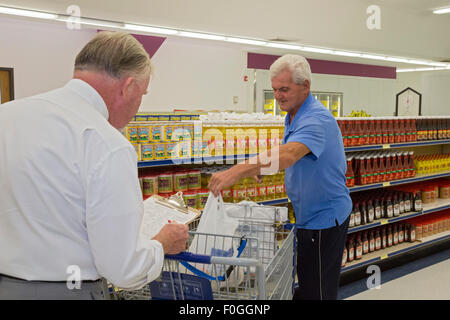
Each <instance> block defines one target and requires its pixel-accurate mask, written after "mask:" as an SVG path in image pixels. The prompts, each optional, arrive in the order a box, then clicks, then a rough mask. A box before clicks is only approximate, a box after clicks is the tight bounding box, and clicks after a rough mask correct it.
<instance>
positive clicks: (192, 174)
mask: <svg viewBox="0 0 450 320" xmlns="http://www.w3.org/2000/svg"><path fill="white" fill-rule="evenodd" d="M187 175H188V189H189V190H198V189H201V188H202V175H201V171H200V170H199V169H193V170H189V171H188V172H187Z"/></svg>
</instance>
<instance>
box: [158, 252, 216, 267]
mask: <svg viewBox="0 0 450 320" xmlns="http://www.w3.org/2000/svg"><path fill="white" fill-rule="evenodd" d="M165 258H166V259H169V260H180V261H187V262H198V263H204V264H210V263H211V256H207V255H204V254H194V253H191V252H187V251H184V252H181V253H179V254H166V255H165Z"/></svg>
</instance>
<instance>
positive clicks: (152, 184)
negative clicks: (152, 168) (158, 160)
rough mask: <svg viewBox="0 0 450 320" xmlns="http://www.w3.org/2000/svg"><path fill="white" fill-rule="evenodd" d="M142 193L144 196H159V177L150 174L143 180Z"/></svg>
mask: <svg viewBox="0 0 450 320" xmlns="http://www.w3.org/2000/svg"><path fill="white" fill-rule="evenodd" d="M142 193H143V195H144V196H152V195H154V194H158V175H155V174H149V175H146V176H144V177H143V178H142Z"/></svg>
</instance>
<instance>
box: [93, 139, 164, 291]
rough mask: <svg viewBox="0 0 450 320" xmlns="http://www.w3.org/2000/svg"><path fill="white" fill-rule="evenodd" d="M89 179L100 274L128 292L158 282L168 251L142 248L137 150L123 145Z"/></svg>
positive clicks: (95, 255)
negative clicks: (139, 243) (154, 281)
mask: <svg viewBox="0 0 450 320" xmlns="http://www.w3.org/2000/svg"><path fill="white" fill-rule="evenodd" d="M94 168H95V169H94V170H93V172H91V174H89V175H88V178H87V183H86V186H87V189H86V226H87V232H88V237H89V243H90V247H91V250H92V254H93V258H94V262H95V266H96V268H97V271H98V273H99V274H100V275H101V276H103V277H105V278H106V279H108V280H109V281H110V282H112V283H113V284H114V285H116V286H117V287H120V288H124V289H138V288H141V287H142V286H144V285H145V284H147V283H148V282H151V281H153V280H154V279H156V278H157V277H158V276H159V275H160V273H161V270H162V266H163V260H164V252H163V248H162V245H161V243H160V242H158V241H156V240H150V239H149V240H148V241H147V245H146V246H145V248H142V247H138V237H139V231H140V225H141V221H142V216H143V202H142V193H141V189H140V186H139V180H138V177H137V157H136V152H135V150H134V148H133V147H132V146H131V145H130V146H123V147H120V148H119V149H117V150H115V151H113V152H111V153H108V154H107V156H105V157H104V158H103V160H102V161H99V162H98V163H97V164H96V166H95V167H94Z"/></svg>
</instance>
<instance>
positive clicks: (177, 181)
mask: <svg viewBox="0 0 450 320" xmlns="http://www.w3.org/2000/svg"><path fill="white" fill-rule="evenodd" d="M188 188H189V181H188V172H187V171H186V170H181V171H177V172H175V173H174V174H173V191H174V192H178V191H182V192H184V191H187V190H188Z"/></svg>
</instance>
